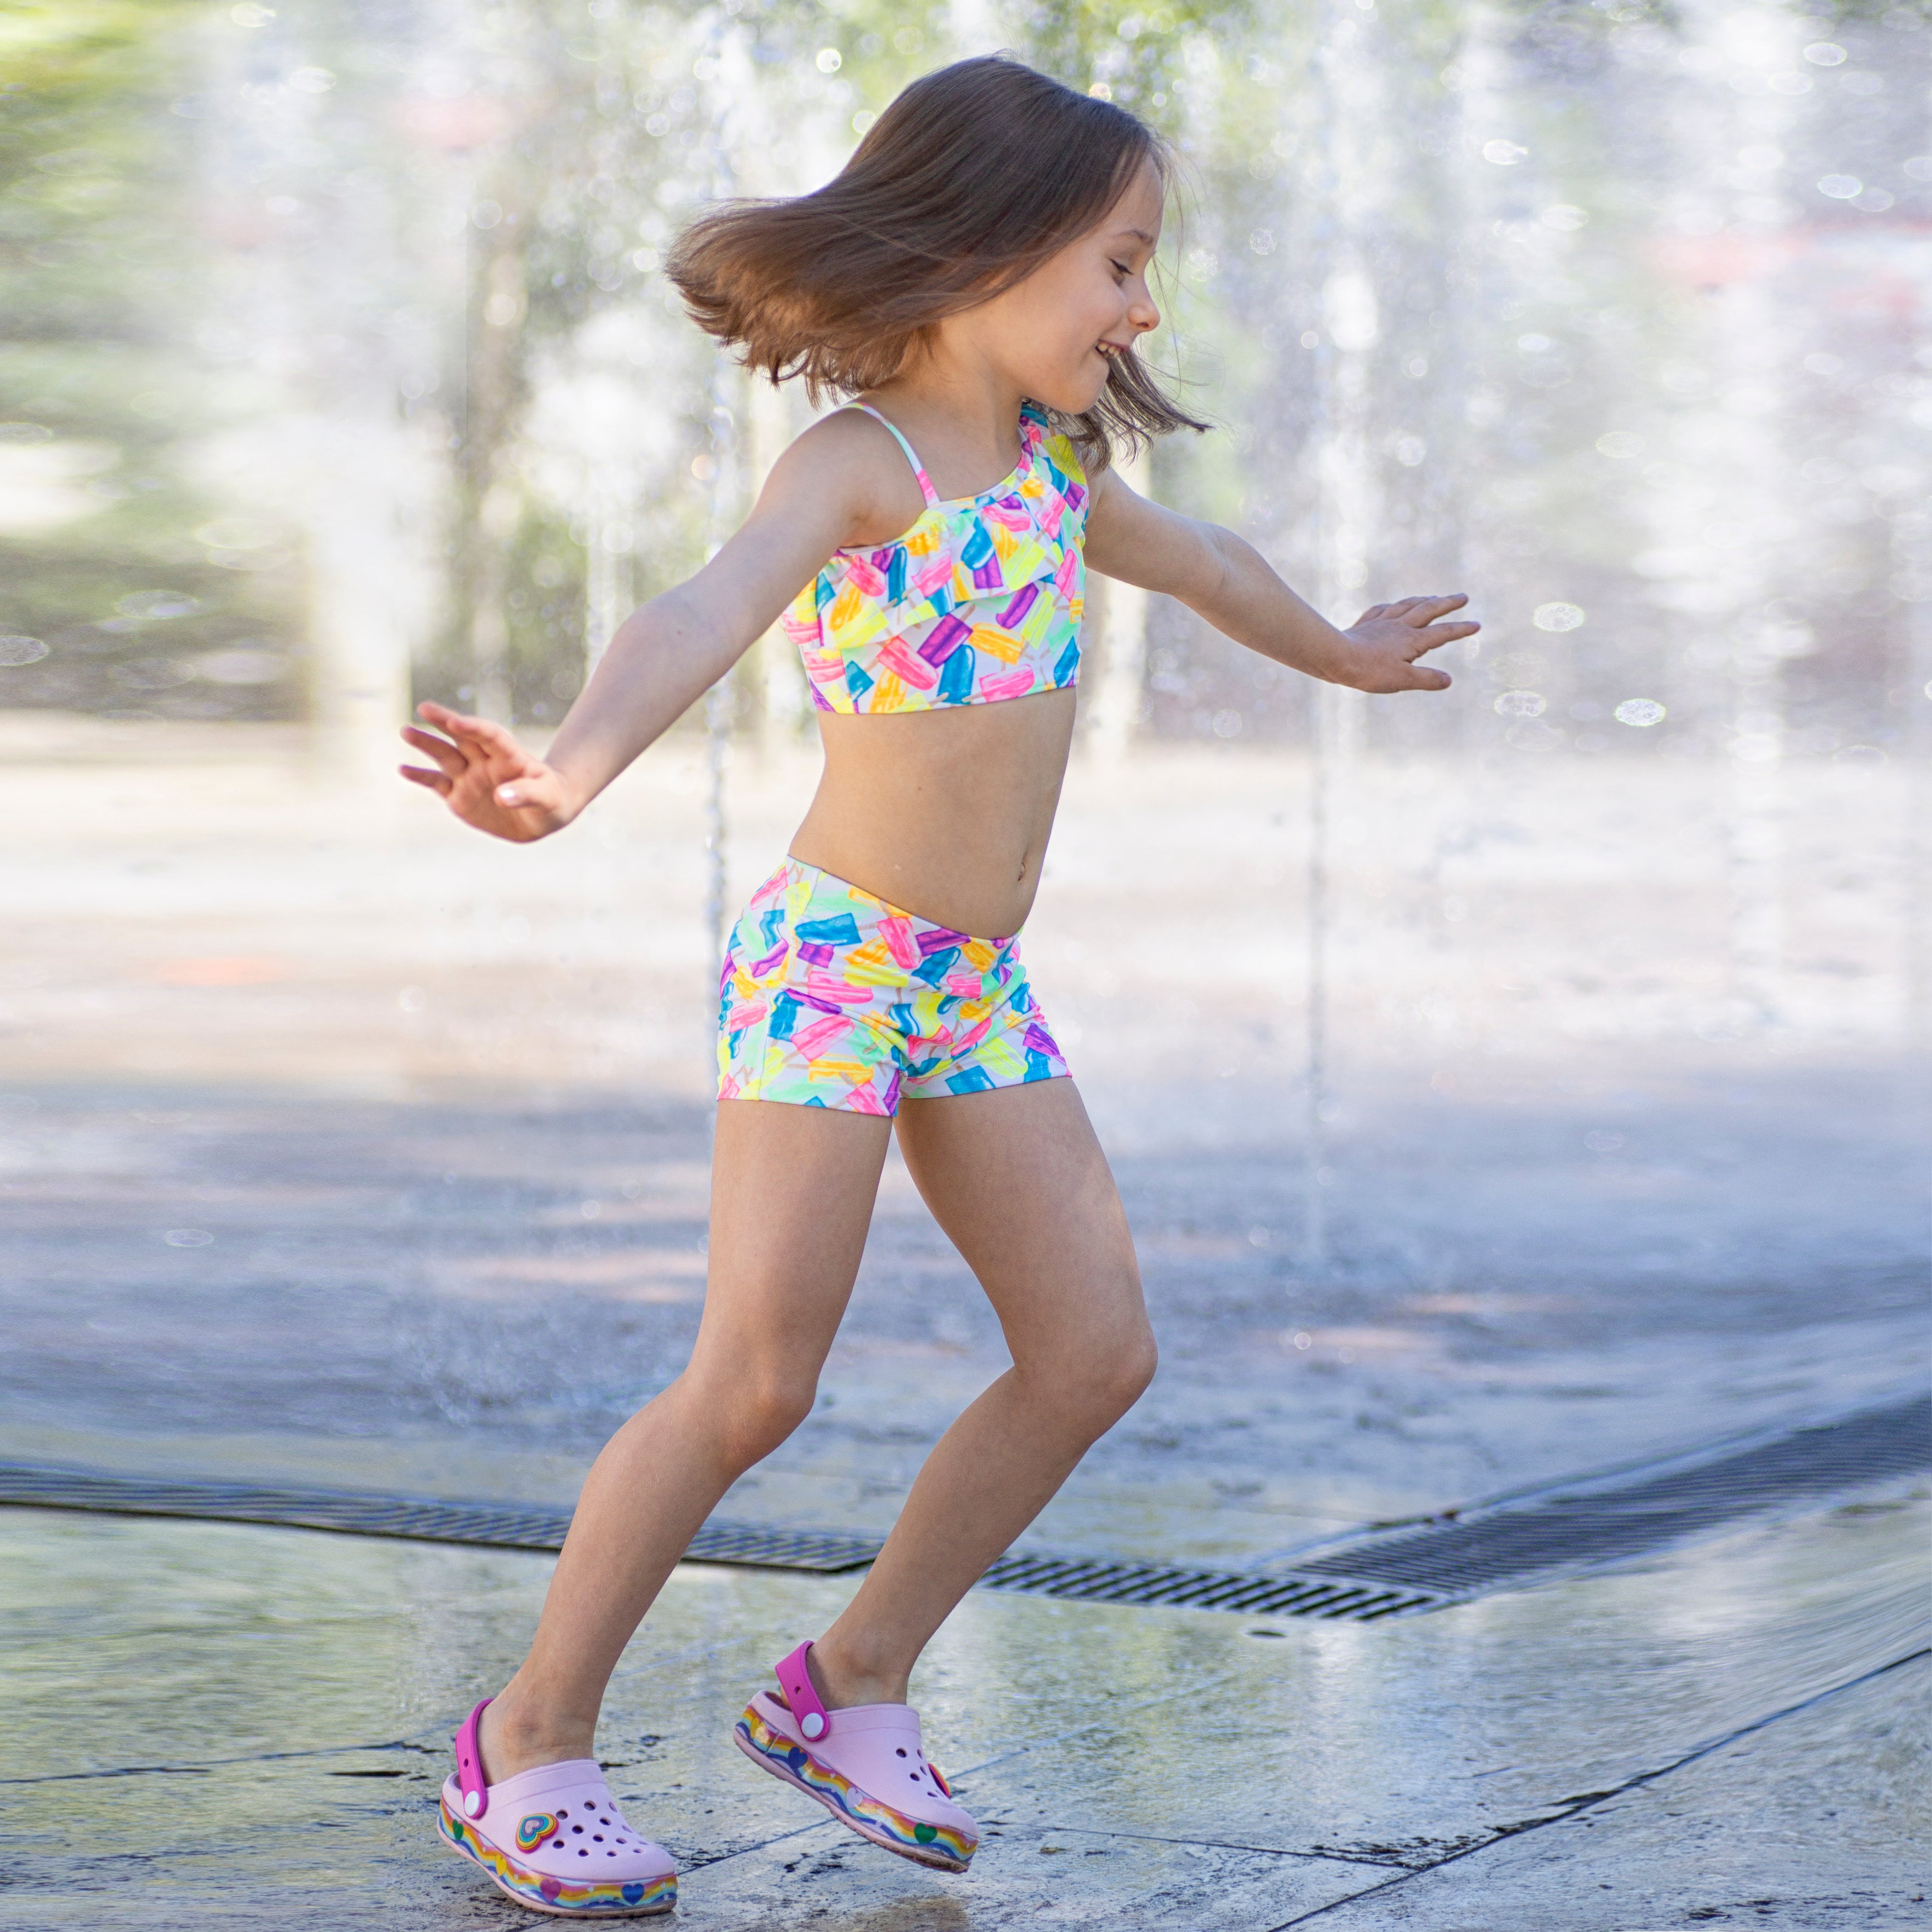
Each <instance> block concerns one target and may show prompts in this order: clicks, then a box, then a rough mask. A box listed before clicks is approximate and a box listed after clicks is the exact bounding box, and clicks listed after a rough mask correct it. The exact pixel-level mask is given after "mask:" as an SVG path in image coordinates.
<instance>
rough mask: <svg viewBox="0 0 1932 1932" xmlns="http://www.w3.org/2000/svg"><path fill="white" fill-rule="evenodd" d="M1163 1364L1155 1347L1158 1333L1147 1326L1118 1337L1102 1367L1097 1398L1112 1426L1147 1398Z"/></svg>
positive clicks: (1100, 1367)
mask: <svg viewBox="0 0 1932 1932" xmlns="http://www.w3.org/2000/svg"><path fill="white" fill-rule="evenodd" d="M1159 1366H1160V1350H1159V1349H1157V1348H1156V1347H1155V1346H1154V1331H1153V1330H1152V1329H1151V1328H1149V1327H1148V1325H1147V1324H1146V1323H1145V1322H1141V1323H1140V1324H1139V1325H1138V1326H1137V1327H1136V1328H1133V1329H1132V1330H1130V1331H1129V1332H1128V1333H1127V1334H1124V1335H1119V1336H1115V1337H1112V1339H1111V1340H1110V1343H1109V1346H1108V1348H1107V1349H1106V1351H1105V1352H1103V1356H1102V1358H1101V1361H1100V1363H1099V1364H1098V1369H1099V1375H1098V1379H1097V1386H1096V1388H1095V1391H1094V1393H1095V1395H1096V1397H1097V1399H1098V1400H1099V1402H1100V1406H1101V1407H1102V1408H1103V1409H1105V1410H1106V1412H1107V1420H1108V1423H1109V1427H1111V1426H1112V1424H1114V1423H1116V1422H1118V1421H1119V1420H1120V1419H1121V1417H1122V1416H1124V1415H1126V1414H1127V1411H1128V1410H1129V1409H1132V1408H1133V1406H1134V1404H1135V1403H1137V1402H1139V1400H1140V1399H1141V1397H1142V1396H1144V1395H1145V1394H1147V1391H1148V1384H1149V1383H1150V1382H1152V1381H1153V1380H1154V1370H1156V1369H1157V1367H1159Z"/></svg>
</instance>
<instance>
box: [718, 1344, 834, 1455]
mask: <svg viewBox="0 0 1932 1932" xmlns="http://www.w3.org/2000/svg"><path fill="white" fill-rule="evenodd" d="M693 1394H694V1396H696V1397H697V1400H698V1401H699V1402H700V1403H701V1404H702V1406H703V1407H702V1414H703V1421H704V1422H705V1423H706V1424H708V1425H709V1430H710V1433H712V1435H713V1436H714V1437H715V1439H716V1441H717V1443H718V1448H719V1451H720V1452H721V1454H722V1455H723V1457H724V1460H725V1461H726V1462H727V1463H730V1465H731V1466H733V1467H734V1468H736V1469H749V1468H750V1467H751V1465H752V1464H753V1463H759V1462H762V1461H763V1460H764V1458H765V1457H767V1456H769V1454H771V1453H772V1451H773V1450H775V1449H776V1448H778V1447H779V1445H781V1444H782V1443H783V1442H784V1441H785V1439H787V1437H788V1436H790V1434H791V1433H792V1432H793V1430H796V1428H797V1427H798V1426H799V1424H801V1423H802V1422H803V1421H804V1420H805V1418H806V1417H807V1416H808V1415H810V1414H811V1406H812V1403H813V1402H814V1400H815V1399H816V1397H817V1382H816V1380H815V1379H814V1378H811V1377H801V1376H797V1375H795V1374H792V1373H787V1372H786V1371H784V1370H773V1369H766V1368H763V1367H756V1366H754V1367H740V1368H739V1370H737V1372H736V1373H734V1374H733V1375H731V1376H729V1377H727V1378H725V1379H722V1380H721V1382H717V1383H713V1384H711V1385H709V1386H703V1385H700V1387H699V1388H697V1389H694V1391H693Z"/></svg>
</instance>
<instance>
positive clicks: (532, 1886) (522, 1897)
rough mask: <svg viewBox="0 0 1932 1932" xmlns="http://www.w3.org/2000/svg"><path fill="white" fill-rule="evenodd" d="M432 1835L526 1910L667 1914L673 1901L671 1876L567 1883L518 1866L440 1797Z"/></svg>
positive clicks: (674, 1890) (674, 1889) (612, 1915)
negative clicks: (441, 1800) (474, 1863)
mask: <svg viewBox="0 0 1932 1932" xmlns="http://www.w3.org/2000/svg"><path fill="white" fill-rule="evenodd" d="M437 1835H438V1836H439V1837H440V1838H441V1839H442V1840H443V1843H445V1844H446V1845H447V1846H449V1848H450V1849H451V1850H452V1851H453V1852H456V1853H457V1854H458V1855H459V1856H460V1857H462V1858H470V1859H473V1860H474V1861H475V1862H476V1863H477V1864H479V1865H481V1867H483V1869H484V1870H485V1871H486V1872H487V1873H489V1875H490V1878H491V1879H492V1880H493V1882H494V1883H495V1885H496V1888H497V1889H498V1890H499V1891H502V1892H505V1893H507V1894H508V1896H509V1897H511V1898H514V1900H516V1901H517V1903H518V1904H519V1905H526V1906H529V1909H531V1910H532V1912H553V1913H555V1914H556V1916H557V1917H559V1918H643V1917H644V1916H645V1915H646V1914H647V1913H649V1912H668V1911H670V1909H671V1908H672V1906H674V1905H676V1903H677V1876H676V1873H674V1872H667V1873H665V1874H664V1876H663V1877H662V1878H653V1879H631V1881H630V1882H628V1884H616V1883H600V1884H596V1885H571V1884H570V1883H569V1882H568V1881H566V1880H565V1879H559V1878H552V1877H550V1876H549V1875H548V1873H544V1872H539V1871H532V1870H530V1869H529V1867H528V1866H526V1865H520V1864H517V1861H516V1860H515V1859H514V1858H511V1856H510V1855H509V1854H508V1852H505V1851H504V1849H502V1846H499V1845H493V1844H491V1843H490V1841H488V1840H487V1838H479V1837H478V1835H477V1832H476V1828H475V1826H473V1825H470V1824H467V1823H465V1822H464V1821H463V1820H462V1819H460V1818H459V1817H457V1815H456V1814H455V1812H453V1811H451V1810H450V1808H449V1800H448V1799H444V1800H443V1802H442V1803H441V1805H440V1806H439V1807H438V1809H437Z"/></svg>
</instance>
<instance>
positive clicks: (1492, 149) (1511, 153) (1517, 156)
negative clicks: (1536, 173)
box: [1483, 141, 1529, 168]
mask: <svg viewBox="0 0 1932 1932" xmlns="http://www.w3.org/2000/svg"><path fill="white" fill-rule="evenodd" d="M1528 153H1529V149H1528V148H1520V147H1518V146H1517V144H1516V143H1515V142H1514V141H1485V142H1484V143H1483V159H1484V160H1486V161H1493V162H1495V163H1496V166H1498V167H1499V168H1513V167H1514V166H1516V164H1517V162H1519V161H1520V160H1522V159H1523V157H1525V156H1526V154H1528Z"/></svg>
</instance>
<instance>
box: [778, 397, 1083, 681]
mask: <svg viewBox="0 0 1932 1932" xmlns="http://www.w3.org/2000/svg"><path fill="white" fill-rule="evenodd" d="M850 407H852V408H853V409H860V410H865V413H866V414H867V415H868V416H874V417H877V419H878V421H880V422H882V423H885V425H886V428H887V429H889V430H892V435H893V437H894V438H895V440H896V441H897V442H898V446H899V447H900V448H901V449H902V450H904V452H905V453H906V460H907V462H909V463H910V464H911V465H912V466H913V473H914V475H916V476H917V477H918V478H919V488H920V490H922V492H923V493H924V495H925V497H926V508H925V510H924V511H922V513H921V514H920V517H919V520H918V521H917V522H916V523H914V524H913V526H912V528H911V529H909V530H907V532H906V533H905V535H904V536H902V537H901V538H899V539H898V541H897V542H895V543H889V544H881V545H880V546H878V547H876V548H865V549H859V550H837V551H835V552H834V553H833V554H832V560H831V562H829V563H828V564H827V565H826V566H825V568H823V570H821V571H820V572H819V573H818V574H817V576H816V577H814V578H813V579H812V580H811V582H810V583H808V584H807V585H806V586H805V588H804V589H802V590H801V591H800V592H799V594H798V595H797V596H796V598H794V599H793V602H792V604H791V607H790V609H789V610H787V611H786V613H785V614H784V628H785V634H786V635H787V637H790V639H791V640H792V641H793V643H795V644H796V645H797V646H798V648H799V655H801V656H802V658H804V660H805V676H807V677H808V679H810V680H811V695H812V699H813V701H814V703H816V704H817V706H818V708H819V709H820V710H821V711H850V712H859V711H864V712H890V711H934V710H938V709H940V708H941V707H942V706H947V705H953V704H992V703H997V702H998V700H1001V699H1002V698H1007V697H1028V696H1030V695H1031V694H1032V693H1033V692H1034V691H1058V690H1061V689H1064V688H1065V687H1066V686H1067V685H1070V684H1072V683H1073V681H1074V679H1076V677H1077V676H1079V672H1080V613H1081V608H1082V591H1083V589H1084V588H1085V569H1084V565H1083V564H1082V558H1081V546H1082V541H1083V540H1084V538H1085V534H1086V527H1087V503H1088V492H1087V478H1086V472H1085V470H1083V469H1082V467H1081V465H1080V459H1079V457H1077V456H1076V455H1075V454H1074V452H1073V444H1072V443H1070V441H1069V440H1067V437H1064V436H1062V435H1058V434H1052V433H1050V432H1049V429H1048V427H1047V419H1046V412H1045V411H1044V410H1042V409H1040V407H1039V406H1038V405H1037V404H1034V403H1027V404H1024V405H1023V406H1022V409H1021V411H1020V460H1019V468H1018V469H1016V470H1015V471H1014V472H1013V474H1012V475H1010V476H1009V477H1007V478H1006V480H1005V481H1004V482H1001V483H996V484H995V485H994V486H993V487H992V489H990V490H982V491H981V492H980V494H979V495H978V496H962V497H959V498H956V499H954V500H953V501H952V502H941V501H940V499H939V497H938V494H937V493H935V490H934V489H933V487H932V479H931V478H929V476H928V475H926V469H925V466H923V465H922V463H920V461H919V458H917V457H916V456H915V455H913V450H912V446H911V444H910V443H907V441H906V440H905V438H904V437H903V436H901V435H900V434H899V432H898V431H897V430H896V429H895V428H893V427H892V425H891V424H890V423H889V422H886V419H885V418H884V417H883V416H880V415H879V413H878V411H877V410H875V409H873V408H871V407H869V406H868V404H864V403H854V404H851V405H850Z"/></svg>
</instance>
